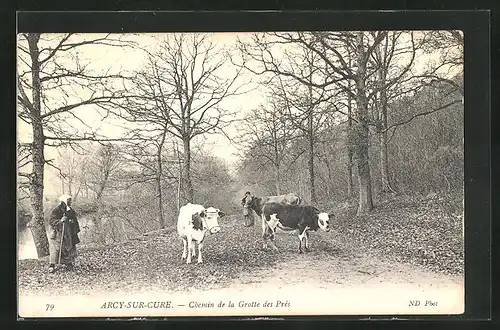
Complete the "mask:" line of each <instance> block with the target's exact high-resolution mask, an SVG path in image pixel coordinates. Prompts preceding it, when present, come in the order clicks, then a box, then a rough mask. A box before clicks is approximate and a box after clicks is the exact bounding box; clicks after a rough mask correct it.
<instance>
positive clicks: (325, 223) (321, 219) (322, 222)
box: [318, 212, 331, 232]
mask: <svg viewBox="0 0 500 330" xmlns="http://www.w3.org/2000/svg"><path fill="white" fill-rule="evenodd" d="M330 217H331V214H328V213H326V212H320V213H318V225H319V228H320V229H321V230H323V231H326V232H329V231H330Z"/></svg>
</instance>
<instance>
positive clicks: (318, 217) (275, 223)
mask: <svg viewBox="0 0 500 330" xmlns="http://www.w3.org/2000/svg"><path fill="white" fill-rule="evenodd" d="M332 216H333V215H332V214H328V213H326V212H320V211H319V210H318V209H317V208H315V207H314V206H311V205H289V204H280V203H268V204H265V205H264V207H263V209H262V238H263V240H264V243H263V248H264V249H265V248H267V241H268V240H270V241H271V243H272V245H273V247H274V249H276V250H278V248H277V247H276V245H275V244H274V239H275V237H276V228H280V229H281V230H284V231H298V238H299V253H302V241H303V240H305V250H306V251H309V231H317V230H318V229H321V230H323V231H325V232H328V231H330V218H331V217H332Z"/></svg>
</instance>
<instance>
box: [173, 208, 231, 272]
mask: <svg viewBox="0 0 500 330" xmlns="http://www.w3.org/2000/svg"><path fill="white" fill-rule="evenodd" d="M224 215H225V214H224V212H221V211H220V210H219V209H216V208H213V207H208V208H205V207H204V206H203V205H199V204H191V203H188V204H186V205H184V206H182V207H181V208H180V210H179V217H178V220H177V232H178V234H179V236H180V237H181V239H182V242H183V251H182V260H184V259H186V263H187V264H190V263H191V258H193V257H195V256H196V250H195V244H196V243H198V263H202V262H203V260H202V257H201V250H202V248H203V243H204V241H205V237H206V234H207V233H209V234H210V235H211V234H217V233H218V232H219V231H220V229H221V228H220V226H219V222H218V220H219V218H221V217H223V216H224Z"/></svg>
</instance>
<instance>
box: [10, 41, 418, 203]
mask: <svg viewBox="0 0 500 330" xmlns="http://www.w3.org/2000/svg"><path fill="white" fill-rule="evenodd" d="M165 35H167V34H161V35H160V34H135V35H124V36H122V37H124V38H125V39H126V40H131V41H134V42H137V43H138V44H139V45H140V47H139V48H140V49H131V48H128V47H106V46H102V45H92V46H85V47H81V48H79V53H78V56H79V58H80V59H81V60H83V62H84V63H86V65H88V67H89V69H90V70H91V71H94V72H99V71H104V70H111V71H112V72H113V71H114V72H120V71H123V70H125V71H127V72H132V71H134V70H138V69H140V68H141V67H142V66H143V65H144V63H145V61H146V59H147V57H146V56H145V53H144V51H143V50H141V49H148V50H154V49H155V47H156V46H157V45H158V42H157V38H162V37H164V36H165ZM251 35H252V34H251V33H213V34H209V38H210V39H211V40H212V41H213V42H214V43H215V44H216V45H217V46H218V47H223V48H230V47H234V46H235V45H236V39H237V38H239V39H240V40H242V41H249V40H250V37H251ZM99 36H102V35H90V34H86V35H82V36H76V37H75V41H76V40H82V39H81V38H93V37H99ZM56 37H58V35H45V36H44V38H46V39H53V38H56ZM50 43H51V44H52V45H53V44H54V42H53V41H52V42H48V43H46V44H44V43H43V42H42V43H41V46H42V47H44V45H48V44H50ZM220 54H221V52H216V53H215V55H214V58H213V59H214V60H216V59H217V56H220ZM422 60H424V58H422ZM18 63H19V64H18V65H19V68H20V69H19V70H20V71H22V66H23V65H22V62H20V61H18ZM60 63H65V65H68V66H74V63H75V62H74V60H72V59H61V62H60ZM234 70H235V69H234V67H233V66H232V65H231V63H226V64H225V65H224V66H223V67H222V68H221V70H220V71H218V74H219V75H221V76H222V77H232V76H233V74H234V72H235V71H234ZM250 80H254V81H256V77H255V76H254V75H252V74H250V73H248V72H246V71H243V72H242V74H241V76H240V80H239V81H237V82H236V83H237V84H244V83H246V82H249V81H250ZM256 87H257V85H256V84H247V85H245V86H243V87H242V88H243V89H247V90H250V91H249V92H247V93H245V94H243V95H239V96H235V97H231V98H228V99H227V100H225V101H224V102H223V103H222V104H221V105H222V106H223V107H224V108H227V109H231V110H233V111H235V112H236V116H238V117H240V118H241V117H242V116H244V114H246V113H247V112H249V111H250V110H252V109H255V108H257V107H258V106H259V104H262V103H265V94H264V93H265V90H263V89H262V88H256ZM253 88H256V89H253ZM75 94H78V95H79V96H80V97H85V95H84V94H85V91H83V90H78V89H75ZM63 99H64V98H61V97H58V95H57V94H54V95H53V100H54V101H53V102H55V103H57V104H59V105H61V104H62V103H60V102H61V100H63ZM69 99H70V101H71V96H70V98H69ZM75 100H76V99H75ZM58 102H59V103H58ZM74 112H75V114H78V116H79V117H80V118H81V119H82V121H83V122H85V124H86V125H88V126H90V127H91V128H92V129H96V128H100V131H101V132H102V134H103V135H106V136H107V137H110V138H115V137H119V136H120V135H121V134H122V130H121V129H120V128H118V127H119V126H123V125H125V123H124V122H119V121H116V120H109V119H107V120H106V121H103V120H102V119H101V116H99V115H97V113H96V111H94V110H93V109H91V108H89V107H82V108H80V109H77V110H75V111H74ZM68 120H70V121H71V122H72V123H73V125H74V126H75V129H76V130H82V129H84V128H83V126H81V124H80V123H78V122H75V121H74V120H73V119H68ZM17 129H18V140H19V141H29V140H30V139H31V133H30V130H31V128H30V127H29V126H27V125H25V124H23V123H22V122H21V121H18V127H17ZM237 132H238V127H237V126H235V125H233V126H231V127H230V128H229V129H227V130H226V133H227V134H228V135H229V136H231V137H234V136H235V134H237ZM202 139H203V142H204V145H205V147H206V148H208V149H209V150H211V151H212V152H213V153H214V154H215V155H217V156H218V157H221V158H223V159H225V160H226V161H227V163H228V165H229V166H230V168H232V167H233V166H234V164H235V162H236V161H237V160H238V156H237V155H236V152H237V151H238V150H237V147H236V146H235V145H233V144H232V143H231V142H230V141H229V140H228V139H227V138H226V137H225V136H223V135H222V134H211V135H204V136H203V137H202ZM45 152H46V157H47V158H56V157H57V152H56V151H55V150H54V148H50V147H48V148H46V149H45ZM47 168H48V167H47ZM46 190H47V193H48V194H51V193H53V192H55V193H56V192H57V191H58V190H60V181H59V179H58V178H57V174H56V172H55V170H51V169H50V168H48V169H47V172H46Z"/></svg>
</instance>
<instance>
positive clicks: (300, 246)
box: [299, 228, 307, 253]
mask: <svg viewBox="0 0 500 330" xmlns="http://www.w3.org/2000/svg"><path fill="white" fill-rule="evenodd" d="M306 232H307V228H305V229H304V230H303V231H302V234H299V253H302V240H303V239H305V237H306ZM299 233H300V231H299ZM306 242H307V241H306Z"/></svg>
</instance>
